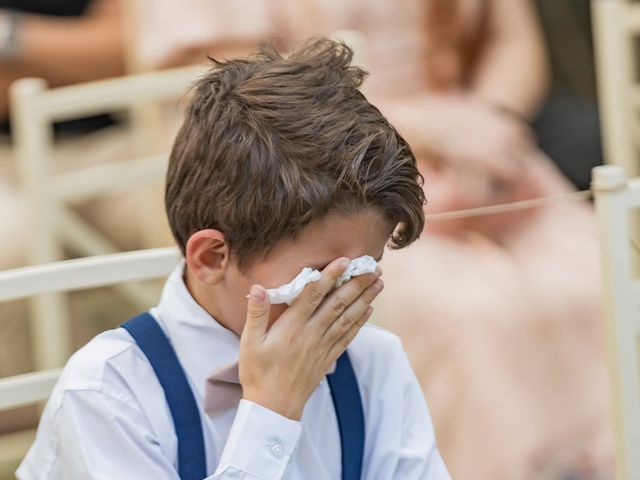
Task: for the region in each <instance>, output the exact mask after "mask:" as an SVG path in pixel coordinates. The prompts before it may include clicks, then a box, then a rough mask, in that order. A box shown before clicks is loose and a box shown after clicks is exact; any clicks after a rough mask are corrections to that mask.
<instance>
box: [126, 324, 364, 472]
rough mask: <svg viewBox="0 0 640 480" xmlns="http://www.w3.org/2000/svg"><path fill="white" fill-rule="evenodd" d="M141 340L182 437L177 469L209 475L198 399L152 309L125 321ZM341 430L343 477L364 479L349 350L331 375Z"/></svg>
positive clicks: (357, 393)
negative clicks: (362, 476) (151, 312)
mask: <svg viewBox="0 0 640 480" xmlns="http://www.w3.org/2000/svg"><path fill="white" fill-rule="evenodd" d="M122 327H123V328H125V329H126V330H127V331H128V332H129V333H130V334H131V336H132V337H133V339H134V340H135V341H136V343H137V344H138V346H139V347H140V349H141V350H142V352H143V353H144V354H145V356H146V357H147V359H148V360H149V363H150V364H151V366H152V367H153V370H154V372H155V374H156V376H157V377H158V380H159V381H160V385H161V386H162V389H163V390H164V394H165V397H166V400H167V404H168V405H169V411H170V412H171V416H172V417H173V424H174V427H175V430H176V436H177V438H178V473H179V475H180V478H181V479H182V480H202V479H204V478H206V476H207V464H206V463H207V462H206V455H205V450H204V436H203V433H202V423H201V420H200V411H199V409H198V404H197V403H196V400H195V398H194V396H193V392H192V391H191V387H190V386H189V382H188V381H187V377H186V375H185V373H184V370H183V369H182V366H181V365H180V362H179V361H178V357H177V356H176V354H175V351H174V350H173V347H171V344H170V343H169V340H168V339H167V337H166V336H165V334H164V332H163V331H162V329H161V328H160V326H159V325H158V323H157V322H156V321H155V319H154V318H153V317H152V316H151V315H150V314H149V313H143V314H140V315H138V316H137V317H134V318H132V319H131V320H129V321H128V322H126V323H124V324H123V325H122ZM327 380H328V382H329V388H330V390H331V398H332V399H333V405H334V408H335V410H336V417H337V419H338V427H339V430H340V451H341V453H342V480H360V477H361V475H362V473H361V472H362V458H363V455H364V438H365V429H364V428H365V427H364V412H363V409H362V399H361V398H360V390H359V388H358V381H357V379H356V376H355V372H354V371H353V366H352V365H351V360H349V356H348V355H347V353H346V352H345V353H344V354H343V355H342V356H341V357H340V358H339V359H338V361H337V363H336V370H335V372H334V373H332V374H331V375H328V376H327Z"/></svg>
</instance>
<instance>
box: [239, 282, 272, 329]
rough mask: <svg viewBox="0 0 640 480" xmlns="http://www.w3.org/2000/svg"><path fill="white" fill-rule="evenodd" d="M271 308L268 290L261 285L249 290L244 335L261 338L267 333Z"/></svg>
mask: <svg viewBox="0 0 640 480" xmlns="http://www.w3.org/2000/svg"><path fill="white" fill-rule="evenodd" d="M270 310H271V303H270V302H269V297H268V295H267V291H266V290H265V289H264V287H262V286H260V285H253V286H252V287H251V291H250V292H249V302H248V303H247V319H246V322H245V324H244V329H243V331H242V335H243V336H244V335H247V336H249V337H254V338H261V337H262V336H263V335H264V334H265V333H267V325H268V324H269V311H270Z"/></svg>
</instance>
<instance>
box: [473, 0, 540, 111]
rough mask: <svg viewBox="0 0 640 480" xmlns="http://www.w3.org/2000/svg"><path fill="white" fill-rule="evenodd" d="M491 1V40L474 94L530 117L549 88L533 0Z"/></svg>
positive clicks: (483, 58) (474, 76)
mask: <svg viewBox="0 0 640 480" xmlns="http://www.w3.org/2000/svg"><path fill="white" fill-rule="evenodd" d="M487 1H488V2H490V3H491V7H492V9H491V12H492V13H491V19H490V25H489V39H488V41H487V45H486V47H485V51H484V53H483V54H482V56H481V58H480V61H479V63H478V66H477V67H476V71H475V72H474V74H473V79H472V93H473V94H475V95H476V96H478V97H480V98H481V99H482V100H483V101H485V102H488V103H490V104H494V105H499V106H502V107H505V108H507V109H509V110H512V111H514V112H516V113H518V114H520V115H522V116H524V117H526V118H529V117H531V116H532V115H533V114H535V112H536V109H537V108H538V106H539V104H540V102H541V101H542V100H543V97H544V95H545V93H546V88H547V60H546V52H545V47H544V43H543V40H542V35H541V32H540V27H539V25H538V20H537V18H536V12H535V11H534V8H533V5H532V4H531V0H487Z"/></svg>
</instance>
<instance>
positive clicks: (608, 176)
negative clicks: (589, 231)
mask: <svg viewBox="0 0 640 480" xmlns="http://www.w3.org/2000/svg"><path fill="white" fill-rule="evenodd" d="M592 188H593V191H594V196H595V203H596V211H597V220H598V228H599V234H600V241H601V247H602V259H603V274H604V292H605V308H606V323H607V351H608V361H609V369H610V373H611V386H612V394H613V406H614V412H613V413H614V417H613V418H614V428H615V435H616V462H617V475H616V478H619V479H628V480H635V479H638V478H640V455H639V454H638V452H639V451H640V368H639V361H640V348H639V345H640V343H639V340H640V339H639V336H640V279H639V278H638V277H637V276H635V275H634V273H633V268H632V264H633V261H632V258H633V255H632V253H633V250H634V249H637V248H640V242H639V237H640V231H638V230H637V229H634V228H632V226H631V225H633V222H632V214H633V213H634V211H635V213H637V210H638V209H639V208H640V177H638V178H634V179H632V180H627V179H626V176H625V172H624V170H623V169H622V168H621V167H619V166H613V165H606V166H601V167H596V168H594V170H593V177H592Z"/></svg>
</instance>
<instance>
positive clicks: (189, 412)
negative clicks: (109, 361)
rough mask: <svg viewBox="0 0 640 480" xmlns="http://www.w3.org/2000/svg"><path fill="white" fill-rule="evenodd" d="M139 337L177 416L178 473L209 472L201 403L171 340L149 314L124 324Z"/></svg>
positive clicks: (185, 476) (185, 479) (186, 479)
mask: <svg viewBox="0 0 640 480" xmlns="http://www.w3.org/2000/svg"><path fill="white" fill-rule="evenodd" d="M122 327H123V328H124V329H125V330H127V331H128V332H129V333H130V334H131V336H132V337H133V339H134V340H135V341H136V343H137V344H138V346H139V347H140V349H141V350H142V352H143V353H144V354H145V356H146V357H147V359H148V360H149V363H150V364H151V366H152V367H153V371H154V372H155V373H156V376H157V377H158V380H159V381H160V385H162V389H163V390H164V395H165V397H166V399H167V403H168V405H169V410H170V411H171V416H172V417H173V425H174V427H175V430H176V436H177V437H178V473H179V475H180V478H181V479H182V480H202V479H203V478H205V477H206V476H207V460H206V456H205V450H204V437H203V433H202V422H201V420H200V411H199V409H198V404H197V403H196V400H195V398H194V396H193V392H192V391H191V387H190V386H189V382H188V381H187V377H186V375H185V373H184V370H183V369H182V366H181V365H180V362H179V361H178V357H177V356H176V353H175V351H174V350H173V348H172V347H171V344H170V343H169V340H168V339H167V337H166V336H165V334H164V332H163V331H162V329H161V328H160V326H159V325H158V323H157V322H156V320H155V319H154V318H153V317H152V316H151V315H150V314H149V313H143V314H141V315H138V316H137V317H134V318H132V319H131V320H129V321H128V322H126V323H125V324H123V325H122Z"/></svg>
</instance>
